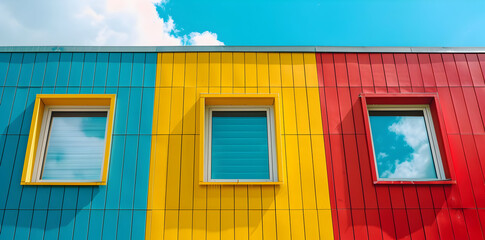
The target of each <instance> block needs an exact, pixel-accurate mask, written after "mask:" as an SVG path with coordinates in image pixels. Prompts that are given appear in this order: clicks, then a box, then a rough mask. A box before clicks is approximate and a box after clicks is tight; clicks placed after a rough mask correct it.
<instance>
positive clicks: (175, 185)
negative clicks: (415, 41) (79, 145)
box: [165, 135, 182, 209]
mask: <svg viewBox="0 0 485 240" xmlns="http://www.w3.org/2000/svg"><path fill="white" fill-rule="evenodd" d="M181 147H182V135H170V136H169V138H168V163H167V196H166V198H167V201H166V206H165V209H179V197H180V185H179V183H180V153H181Z"/></svg>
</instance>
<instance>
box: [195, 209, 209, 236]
mask: <svg viewBox="0 0 485 240" xmlns="http://www.w3.org/2000/svg"><path fill="white" fill-rule="evenodd" d="M206 212H207V210H205V209H204V210H194V213H193V214H194V215H193V216H194V217H193V219H192V226H193V229H192V230H193V231H192V234H193V236H194V239H201V240H204V239H206V237H207V228H206V219H207V215H206Z"/></svg>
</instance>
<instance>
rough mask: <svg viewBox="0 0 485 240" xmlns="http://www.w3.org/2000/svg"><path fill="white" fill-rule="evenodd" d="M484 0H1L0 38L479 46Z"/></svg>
mask: <svg viewBox="0 0 485 240" xmlns="http://www.w3.org/2000/svg"><path fill="white" fill-rule="evenodd" d="M484 11H485V1H475V0H473V1H450V0H441V1H434V0H421V1H418V0H387V1H380V0H379V1H376V0H365V1H364V0H360V1H357V0H340V1H334V0H331V1H330V0H320V1H316V0H299V1H289V0H266V1H264V0H246V1H227V0H225V1H222V0H215V1H195V0H83V1H66V0H49V1H30V2H29V3H28V4H26V3H25V2H24V1H19V0H2V1H0V22H1V24H0V32H1V33H2V35H1V36H0V45H3V46H11V45H36V46H37V45H100V46H103V45H123V46H135V45H156V46H168V45H170V46H174V45H175V46H177V45H229V46H241V45H247V46H255V45H265V46H281V45H287V46H430V47H459V46H462V47H465V46H485V14H484Z"/></svg>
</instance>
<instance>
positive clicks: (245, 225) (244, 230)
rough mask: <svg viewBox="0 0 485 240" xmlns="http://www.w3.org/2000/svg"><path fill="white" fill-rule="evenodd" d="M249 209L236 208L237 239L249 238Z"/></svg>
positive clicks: (235, 230) (235, 225)
mask: <svg viewBox="0 0 485 240" xmlns="http://www.w3.org/2000/svg"><path fill="white" fill-rule="evenodd" d="M248 215H249V213H248V210H237V209H236V210H234V235H235V238H234V239H236V240H247V239H249V236H248V233H249V220H248Z"/></svg>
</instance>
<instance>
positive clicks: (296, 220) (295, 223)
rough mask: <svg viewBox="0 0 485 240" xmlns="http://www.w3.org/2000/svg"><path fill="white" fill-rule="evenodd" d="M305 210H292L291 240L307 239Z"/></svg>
mask: <svg viewBox="0 0 485 240" xmlns="http://www.w3.org/2000/svg"><path fill="white" fill-rule="evenodd" d="M303 221H304V219H303V210H290V225H291V239H305V223H304V222H303Z"/></svg>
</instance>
